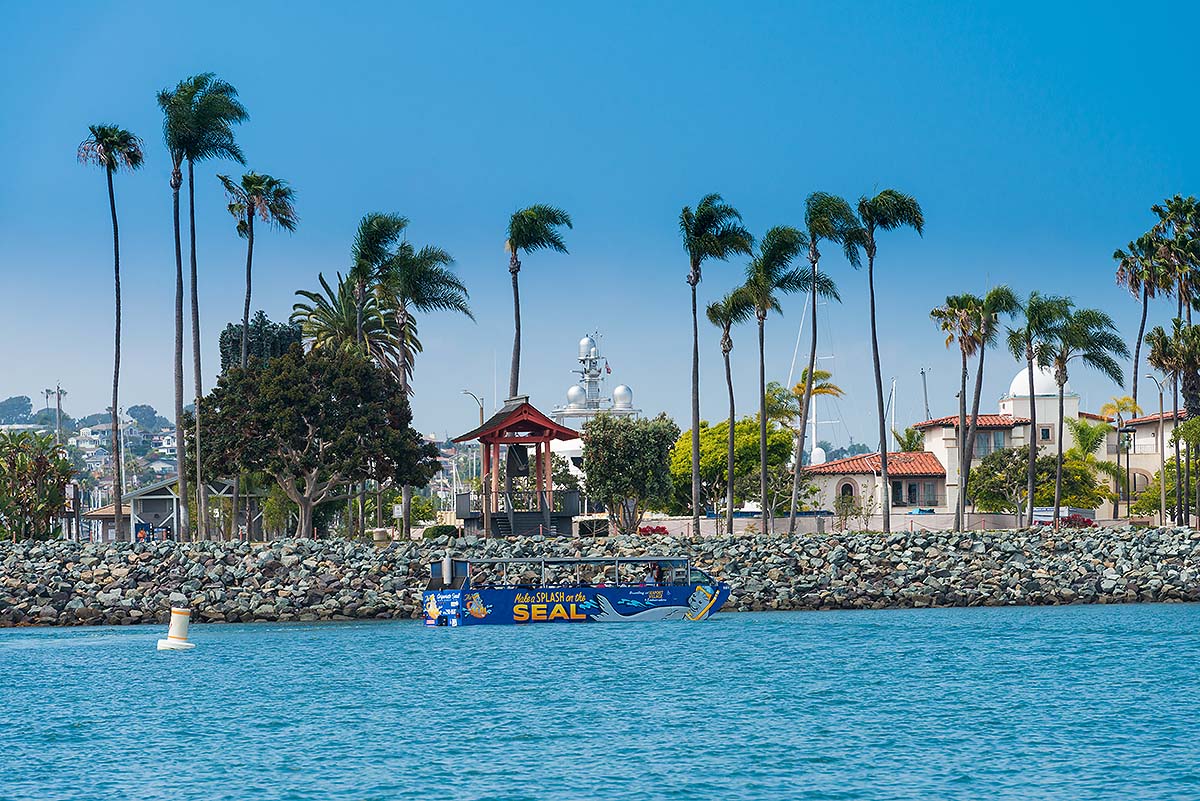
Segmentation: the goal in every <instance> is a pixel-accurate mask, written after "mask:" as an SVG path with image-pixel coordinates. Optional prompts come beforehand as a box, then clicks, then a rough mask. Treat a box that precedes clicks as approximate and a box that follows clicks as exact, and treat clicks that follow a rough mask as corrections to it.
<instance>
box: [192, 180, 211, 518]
mask: <svg viewBox="0 0 1200 801" xmlns="http://www.w3.org/2000/svg"><path fill="white" fill-rule="evenodd" d="M193 167H194V165H193V163H192V160H191V159H188V232H189V245H190V246H191V267H192V269H191V284H192V285H191V295H192V377H193V379H194V385H195V391H196V395H195V397H196V401H195V412H194V415H195V418H196V442H195V444H196V517H197V518H198V519H197V520H196V533H197V535H198V536H199V537H200V539H202V540H203V539H206V538H207V537H208V490H207V488H206V486H205V484H204V472H203V470H202V467H201V464H202V458H201V455H202V453H203V446H202V443H201V441H200V399H201V398H202V397H204V374H203V372H202V371H201V367H200V288H199V287H198V286H197V284H196V180H195V177H196V176H195V172H194V169H193Z"/></svg>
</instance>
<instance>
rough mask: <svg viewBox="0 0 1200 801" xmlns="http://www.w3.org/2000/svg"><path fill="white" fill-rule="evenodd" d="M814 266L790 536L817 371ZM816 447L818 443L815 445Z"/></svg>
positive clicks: (813, 265)
mask: <svg viewBox="0 0 1200 801" xmlns="http://www.w3.org/2000/svg"><path fill="white" fill-rule="evenodd" d="M809 262H810V263H811V264H812V286H813V291H812V334H811V339H810V340H809V346H808V373H807V374H806V375H807V376H808V378H807V379H806V380H805V382H804V397H803V398H802V399H801V401H800V427H799V428H798V429H797V430H796V458H795V470H794V471H793V473H792V506H791V512H792V516H791V519H790V520H788V535H789V536H791V535H793V534H795V533H796V504H797V503H798V501H799V498H800V469H801V466H802V462H803V461H804V435H805V433H806V432H805V427H806V426H807V425H808V405H809V402H810V401H811V400H812V390H813V380H814V379H813V376H814V375H815V373H816V369H817V261H816V259H811V258H810V259H809ZM816 438H817V437H816V428H815V427H814V428H813V439H814V440H815V439H816ZM813 444H814V445H816V443H815V442H814V443H813Z"/></svg>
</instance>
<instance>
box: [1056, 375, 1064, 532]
mask: <svg viewBox="0 0 1200 801" xmlns="http://www.w3.org/2000/svg"><path fill="white" fill-rule="evenodd" d="M1065 394H1066V382H1065V381H1060V382H1059V383H1058V458H1057V460H1056V461H1055V464H1054V528H1055V530H1056V531H1057V530H1058V518H1059V507H1060V506H1062V471H1063V395H1065Z"/></svg>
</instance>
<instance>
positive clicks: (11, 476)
mask: <svg viewBox="0 0 1200 801" xmlns="http://www.w3.org/2000/svg"><path fill="white" fill-rule="evenodd" d="M74 476H75V469H74V468H73V467H72V466H71V460H70V459H69V458H68V457H67V453H66V451H65V450H64V449H63V448H62V447H61V446H59V445H56V444H55V443H54V437H52V436H51V435H49V434H36V433H32V432H29V431H17V432H5V431H0V536H3V535H4V534H7V535H8V536H9V537H10V538H11V539H12V541H13V542H16V541H17V540H18V539H27V538H32V539H47V538H48V537H50V535H51V534H53V532H54V520H55V518H56V517H60V516H62V514H63V510H64V509H65V507H66V499H67V496H66V487H67V484H69V483H70V481H71V479H72V478H73V477H74Z"/></svg>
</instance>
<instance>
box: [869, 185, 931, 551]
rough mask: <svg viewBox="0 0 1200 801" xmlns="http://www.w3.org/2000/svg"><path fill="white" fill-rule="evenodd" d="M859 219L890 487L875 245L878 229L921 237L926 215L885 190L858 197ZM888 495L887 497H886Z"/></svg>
mask: <svg viewBox="0 0 1200 801" xmlns="http://www.w3.org/2000/svg"><path fill="white" fill-rule="evenodd" d="M858 219H859V221H860V222H861V223H862V229H863V251H864V252H866V254H867V298H868V306H869V311H870V317H871V361H872V363H873V364H874V367H875V407H876V411H877V413H878V417H879V476H880V482H881V483H882V484H883V486H885V487H890V486H891V484H890V483H889V482H890V480H889V478H888V446H887V421H886V419H885V410H884V406H883V374H882V372H881V370H880V364H879V334H878V327H877V324H876V318H875V255H876V253H877V248H876V244H875V233H876V231H891V230H894V229H896V228H901V227H908V228H912V229H913V230H914V231H916V232H917V235H918V236H920V235H921V234H922V233H923V231H924V228H925V215H924V214H923V213H922V212H921V204H919V203H917V200H916V198H914V197H913V196H912V195H906V194H904V193H903V192H897V191H896V190H895V189H885V190H883V191H882V192H880V193H879V194H877V195H875V197H861V198H859V200H858ZM885 497H886V496H885ZM891 530H892V510H891V505H890V504H887V503H885V504H884V506H883V531H884V533H885V534H886V533H888V532H890V531H891Z"/></svg>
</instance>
